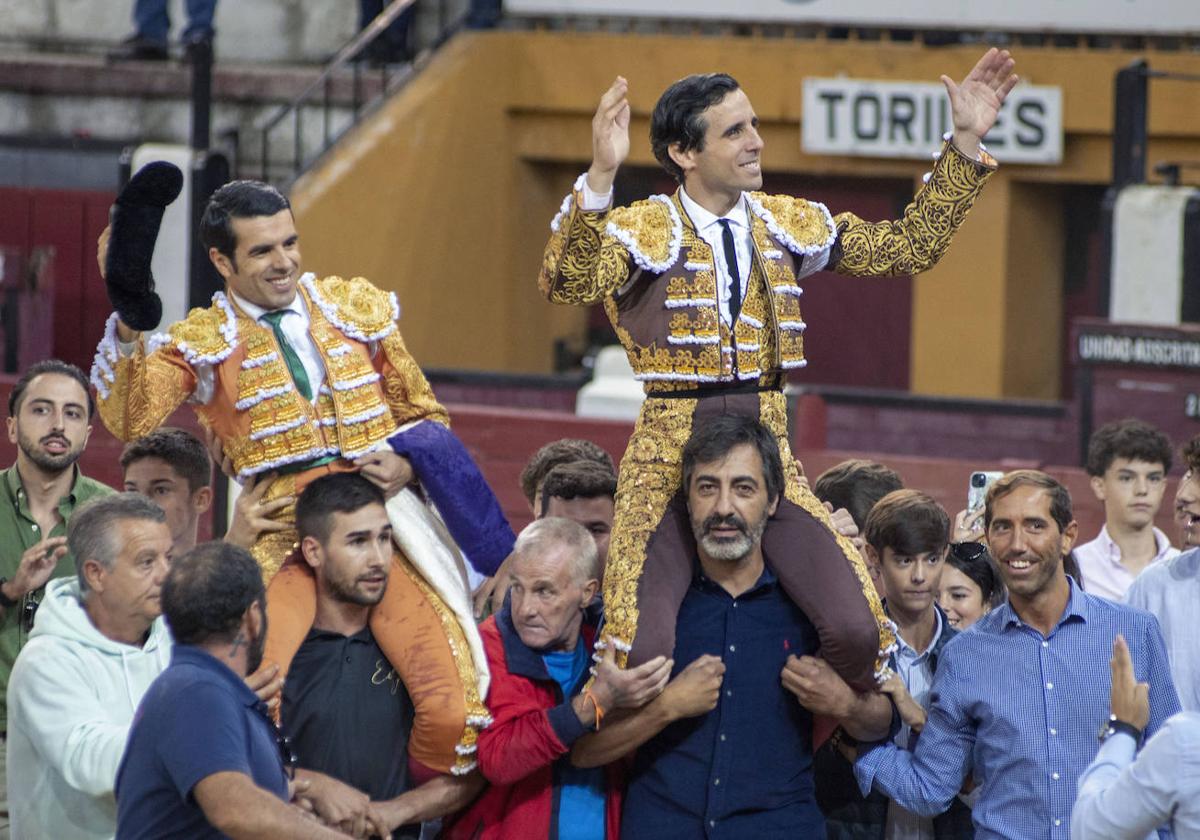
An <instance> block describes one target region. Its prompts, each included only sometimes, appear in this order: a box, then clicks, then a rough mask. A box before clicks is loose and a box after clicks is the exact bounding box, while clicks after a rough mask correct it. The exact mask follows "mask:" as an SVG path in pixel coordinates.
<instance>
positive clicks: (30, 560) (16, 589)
mask: <svg viewBox="0 0 1200 840" xmlns="http://www.w3.org/2000/svg"><path fill="white" fill-rule="evenodd" d="M66 553H67V538H66V537H47V538H46V539H44V540H42V541H41V542H40V543H38V544H37V545H34V546H31V547H29V548H27V549H26V550H25V551H24V552H23V553H22V554H21V560H20V562H19V563H18V564H17V571H16V573H15V574H14V575H13V576H12V580H9V581H5V583H4V584H3V586H5V587H7V589H6V591H5V593H4V594H5V595H6V596H7V597H9V598H11V599H12V600H14V601H15V600H17V599H18V598H20V597H21V596H22V595H25V594H26V593H29V592H33V591H35V590H37V589H41V588H42V587H43V586H45V585H46V581H48V580H50V576H51V575H53V574H54V569H55V567H56V566H58V561H59V560H61V559H62V558H63V556H64V555H65V554H66Z"/></svg>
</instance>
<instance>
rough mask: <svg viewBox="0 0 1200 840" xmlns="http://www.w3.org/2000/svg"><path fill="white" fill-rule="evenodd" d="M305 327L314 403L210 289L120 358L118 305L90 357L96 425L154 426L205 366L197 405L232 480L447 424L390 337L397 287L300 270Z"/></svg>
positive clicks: (249, 324)
mask: <svg viewBox="0 0 1200 840" xmlns="http://www.w3.org/2000/svg"><path fill="white" fill-rule="evenodd" d="M299 293H300V294H301V295H303V297H304V301H305V303H306V304H307V309H308V313H309V317H310V322H311V325H310V332H311V334H312V337H313V341H314V343H315V345H316V347H317V350H318V352H319V353H320V355H321V359H322V361H323V362H324V365H325V382H324V383H323V384H322V385H321V386H320V388H319V391H318V396H317V400H316V402H315V404H314V403H313V402H310V401H309V400H307V399H305V398H304V396H303V395H302V394H300V393H299V392H298V391H297V390H296V387H295V384H294V383H293V381H292V377H291V373H290V372H289V370H288V368H287V363H286V362H285V360H284V357H283V354H282V353H281V352H280V350H279V345H278V343H277V341H276V339H275V335H274V333H273V332H272V330H271V329H269V328H267V327H264V326H262V325H260V324H259V323H257V322H256V321H255V320H254V319H253V318H251V317H250V316H249V315H247V314H246V313H245V312H243V311H242V310H241V309H240V308H239V307H238V306H237V305H236V303H234V302H233V301H231V300H230V299H228V298H226V296H225V295H223V294H221V293H220V292H218V293H217V294H216V295H214V296H213V303H212V305H211V306H210V307H208V308H207V309H193V310H192V311H191V312H190V313H189V314H188V316H187V318H185V319H184V320H183V321H180V322H178V323H176V324H173V325H172V326H171V327H170V328H169V330H168V331H167V333H166V334H161V333H160V334H156V335H154V336H151V337H150V338H149V340H148V341H145V342H139V343H138V345H137V348H136V349H135V350H134V352H133V353H132V354H131V355H128V356H123V355H122V354H121V352H120V349H119V346H118V344H117V340H116V315H115V314H114V315H112V316H111V317H110V318H109V322H108V325H107V327H106V330H105V337H104V339H103V340H102V341H101V343H100V347H99V349H98V351H97V353H96V359H95V364H94V365H93V367H92V384H93V385H94V386H95V387H96V391H97V395H98V397H99V412H100V417H101V419H102V420H103V422H104V425H105V426H106V427H108V429H109V431H111V432H112V433H113V434H114V435H115V436H116V437H118V438H120V439H121V440H133V439H135V438H138V437H141V436H142V435H145V434H148V433H150V432H151V431H153V430H154V429H156V428H158V427H159V425H161V424H162V423H163V421H165V420H166V419H167V417H169V416H170V415H171V413H172V412H173V411H175V409H176V408H178V407H179V406H180V404H182V403H183V402H184V401H185V400H186V399H188V398H189V397H190V396H191V395H192V393H193V392H194V391H195V390H196V386H197V382H198V372H197V371H198V370H199V369H200V368H202V367H205V366H208V367H211V368H212V373H213V391H214V393H213V396H212V398H211V399H210V400H209V401H208V402H206V403H204V404H202V405H197V406H196V412H197V414H198V415H199V416H200V420H201V422H202V423H204V425H206V426H207V427H209V428H211V429H212V430H213V431H214V432H215V433H216V434H217V436H218V437H219V438H220V439H221V441H222V443H223V445H224V447H225V453H226V455H228V456H229V457H230V458H231V459H232V461H233V465H234V468H235V469H236V470H237V474H238V477H239V478H245V477H248V476H251V475H254V474H256V473H260V472H266V471H268V470H272V469H275V468H277V467H281V466H285V465H289V464H301V463H305V462H308V461H312V460H314V459H317V458H322V457H325V456H329V455H340V456H341V457H343V458H347V459H351V458H356V457H358V456H359V455H362V454H364V453H366V452H367V451H369V450H371V449H373V448H375V447H376V446H378V445H379V444H381V443H383V442H384V441H385V440H386V438H387V437H388V436H389V435H391V434H392V433H393V432H394V431H395V430H396V428H397V427H398V426H400V425H402V424H404V423H408V422H411V421H415V420H420V419H430V420H435V421H437V422H440V423H444V424H447V425H448V424H449V418H448V416H447V415H446V412H445V409H443V408H442V407H441V405H439V404H438V402H437V400H436V399H435V398H434V396H433V391H432V390H431V389H430V387H429V383H428V382H427V381H426V380H425V377H424V375H423V374H422V373H421V370H420V368H419V367H417V364H416V362H415V361H413V359H412V357H411V356H410V355H409V354H408V350H407V349H406V348H405V346H404V342H403V340H402V339H401V338H400V332H399V330H398V329H397V328H396V318H397V317H398V316H399V307H398V306H397V304H396V299H395V295H393V294H389V293H387V292H384V291H383V290H381V289H378V288H376V287H375V286H373V285H372V284H371V283H369V282H368V281H366V280H364V279H363V278H361V277H356V278H353V279H351V280H343V279H342V278H340V277H326V278H324V279H322V280H317V279H315V278H314V277H313V275H311V274H307V275H305V276H304V277H302V278H301V280H300V283H299Z"/></svg>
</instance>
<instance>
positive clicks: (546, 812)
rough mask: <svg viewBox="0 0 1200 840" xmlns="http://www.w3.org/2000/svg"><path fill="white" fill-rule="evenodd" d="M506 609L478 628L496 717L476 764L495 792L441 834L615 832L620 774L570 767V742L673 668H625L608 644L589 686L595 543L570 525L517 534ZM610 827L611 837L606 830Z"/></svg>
mask: <svg viewBox="0 0 1200 840" xmlns="http://www.w3.org/2000/svg"><path fill="white" fill-rule="evenodd" d="M510 575H511V589H510V590H509V597H508V599H507V600H506V601H505V604H504V608H503V609H502V610H501V611H500V612H499V613H498V614H497V615H494V616H492V617H491V618H489V619H488V620H487V621H486V622H484V623H483V625H482V626H481V627H480V635H481V636H482V637H483V645H484V649H485V650H486V652H487V658H488V665H489V666H490V669H491V674H492V684H491V689H490V692H489V694H488V707H489V709H490V710H491V713H492V717H493V719H494V722H493V723H492V725H491V726H490V727H488V728H487V729H485V730H484V731H483V732H481V733H480V736H479V766H480V768H481V769H482V771H483V775H484V777H485V778H487V780H488V781H489V782H491V786H490V787H489V788H488V789H487V791H485V793H484V794H483V795H482V796H481V797H480V798H479V799H478V800H477V801H476V802H475V804H474V806H473V807H472V808H470V809H469V810H467V811H466V812H465V813H464V814H462V815H461V816H460V817H459V818H458V819H457V820H455V821H454V824H453V825H451V826H450V828H449V830H448V832H447V836H449V837H451V838H457V837H476V836H486V837H489V838H498V840H500V838H514V840H515V839H516V838H528V837H549V836H560V835H563V832H562V831H559V830H556V826H555V825H554V823H555V821H556V822H557V826H558V827H561V826H570V827H571V830H572V832H573V833H572V834H571V836H572V837H595V838H604V837H606V836H607V837H616V836H617V835H616V827H617V823H618V818H619V815H620V801H619V799H620V797H619V794H618V792H619V790H620V783H621V779H620V778H619V776H618V774H617V767H616V766H615V765H611V766H608V767H600V768H595V769H578V768H574V767H572V766H571V763H570V756H569V753H570V751H571V745H572V744H573V743H575V741H576V740H577V739H578V738H579V737H580V736H581V735H583V734H585V733H587V732H592V731H595V730H596V729H597V728H599V726H600V725H601V721H602V719H603V717H604V715H605V714H606V713H609V712H611V711H613V710H615V709H632V708H637V707H640V706H642V705H643V704H645V703H647V702H649V701H650V700H652V699H653V698H654V697H656V696H657V695H658V694H659V693H660V692H661V691H662V690H663V687H664V686H665V685H666V683H667V679H668V677H669V676H670V672H671V662H670V661H669V660H667V659H666V658H665V657H662V656H659V657H657V658H655V659H652V660H650V661H649V662H647V663H645V664H644V665H642V666H641V667H639V668H634V669H631V670H627V671H622V670H620V669H618V668H617V667H616V666H615V664H614V663H613V655H612V646H611V645H610V646H608V647H606V648H605V649H604V654H603V656H601V657H600V658H599V660H598V662H597V663H596V667H595V680H594V681H592V682H591V684H590V685H587V683H588V677H589V666H590V665H591V664H592V661H593V656H592V653H593V650H595V648H596V647H597V645H596V642H597V639H596V627H597V623H598V619H599V615H598V612H599V610H598V609H597V607H596V605H595V604H594V602H595V600H596V593H597V591H598V589H599V587H600V582H599V577H600V570H599V560H598V557H597V552H596V543H595V541H594V540H593V539H592V536H591V534H589V533H588V532H587V530H586V529H584V528H583V527H582V526H581V525H579V524H577V523H576V522H573V521H571V520H569V519H563V518H559V517H548V518H545V519H539V520H537V521H535V522H534V523H533V524H531V525H530V526H529V527H527V528H526V529H525V530H524V531H522V532H521V535H520V537H518V539H517V543H516V547H515V548H514V549H513V559H512V562H511V564H510ZM606 829H607V830H606Z"/></svg>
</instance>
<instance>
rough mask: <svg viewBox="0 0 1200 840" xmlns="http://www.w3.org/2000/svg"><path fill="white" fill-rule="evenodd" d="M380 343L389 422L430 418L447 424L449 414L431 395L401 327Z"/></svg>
mask: <svg viewBox="0 0 1200 840" xmlns="http://www.w3.org/2000/svg"><path fill="white" fill-rule="evenodd" d="M380 346H381V347H382V349H383V355H384V359H385V360H386V361H387V364H385V365H384V366H383V393H384V398H385V399H386V400H387V404H388V407H389V408H390V409H391V411H392V422H393V423H395V424H396V425H397V426H402V425H404V424H405V423H408V422H411V421H413V420H433V421H434V422H436V423H441V424H442V425H443V426H449V425H450V415H449V414H447V413H446V409H444V408H442V405H441V403H439V402H438V401H437V399H436V398H435V397H434V395H433V389H432V388H430V387H429V381H428V380H427V379H426V378H425V374H423V373H422V372H421V368H420V367H418V366H417V362H416V360H415V359H413V357H412V356H411V355H409V352H408V348H407V347H405V346H404V339H403V338H401V337H400V330H394V331H393V332H392V334H391V335H389V336H388V337H387V338H385V339H384V340H383V341H381V342H380Z"/></svg>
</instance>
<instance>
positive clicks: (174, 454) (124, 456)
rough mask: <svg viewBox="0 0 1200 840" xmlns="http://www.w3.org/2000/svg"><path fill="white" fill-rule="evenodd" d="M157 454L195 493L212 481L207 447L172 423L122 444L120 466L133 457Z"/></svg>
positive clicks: (210, 461)
mask: <svg viewBox="0 0 1200 840" xmlns="http://www.w3.org/2000/svg"><path fill="white" fill-rule="evenodd" d="M143 458H159V459H161V460H163V461H166V462H167V465H168V466H170V467H171V469H173V470H175V472H177V473H179V475H181V476H183V478H184V479H186V480H187V483H188V490H190V491H191V492H192V493H195V492H196V491H197V490H199V489H200V488H201V487H208V486H209V485H210V484H211V483H212V458H210V457H209V454H208V449H207V448H206V447H205V446H204V444H203V443H201V442H200V439H199V438H197V437H196V436H195V435H194V434H192V433H191V432H189V431H186V430H184V429H176V428H174V427H173V426H163V427H161V428H159V429H155V430H154V431H153V432H151V433H150V434H148V435H146V436H145V437H140V438H138V439H137V440H135V441H133V442H132V443H130V444H128V445H126V447H125V449H124V451H122V452H121V469H123V470H125V469H128V468H129V465H130V464H132V463H133V462H134V461H140V460H142V459H143Z"/></svg>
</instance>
